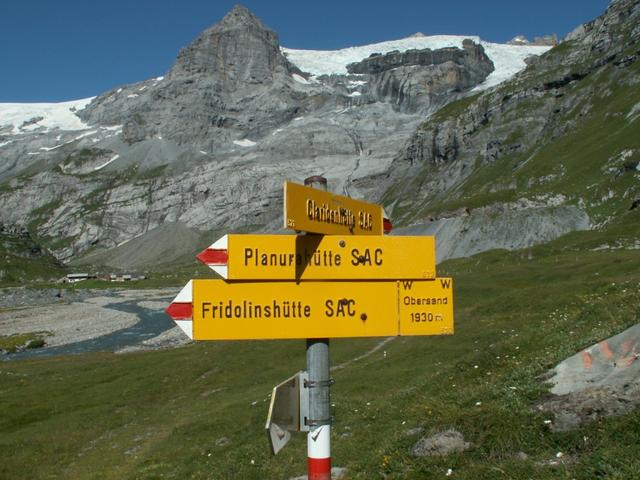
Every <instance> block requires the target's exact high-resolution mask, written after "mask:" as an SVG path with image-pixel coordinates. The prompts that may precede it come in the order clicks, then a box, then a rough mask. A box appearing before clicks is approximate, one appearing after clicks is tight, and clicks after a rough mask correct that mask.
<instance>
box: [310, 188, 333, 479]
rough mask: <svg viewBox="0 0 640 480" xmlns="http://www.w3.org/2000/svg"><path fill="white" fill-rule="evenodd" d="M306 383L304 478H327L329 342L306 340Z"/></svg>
mask: <svg viewBox="0 0 640 480" xmlns="http://www.w3.org/2000/svg"><path fill="white" fill-rule="evenodd" d="M304 184H305V185H306V186H308V187H313V188H318V189H320V190H324V191H327V179H326V178H324V177H320V176H315V177H309V178H306V179H305V181H304ZM307 372H308V374H309V381H308V382H307V387H308V388H309V419H308V423H309V433H308V434H307V478H308V479H309V480H330V479H331V412H330V408H329V406H330V391H329V387H330V385H331V380H330V378H329V339H327V338H310V339H307Z"/></svg>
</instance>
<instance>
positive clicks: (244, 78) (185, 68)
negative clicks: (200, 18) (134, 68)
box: [169, 5, 290, 89]
mask: <svg viewBox="0 0 640 480" xmlns="http://www.w3.org/2000/svg"><path fill="white" fill-rule="evenodd" d="M289 68H290V67H289V64H288V62H287V60H286V59H285V58H284V56H283V55H282V54H281V53H280V47H279V43H278V35H277V34H276V33H275V32H273V31H272V30H271V29H269V28H268V27H266V26H265V25H264V24H263V23H262V22H261V21H260V20H259V19H258V18H257V17H256V16H255V15H254V14H253V13H251V12H250V11H249V10H248V9H247V8H246V7H243V6H241V5H236V6H235V7H234V8H233V9H232V10H231V11H230V12H229V13H228V14H227V15H225V17H224V18H223V19H222V20H221V21H220V22H218V23H217V24H215V25H213V26H212V27H210V28H208V29H207V30H205V31H204V32H202V33H201V34H200V35H199V36H198V37H197V38H196V39H195V40H194V41H193V42H192V43H191V44H190V45H188V46H187V47H186V48H184V49H182V51H181V52H180V54H179V55H178V58H177V59H176V63H175V65H174V66H173V68H172V69H171V71H170V72H169V77H170V78H180V77H192V76H193V75H205V76H208V77H210V79H211V80H214V81H215V82H216V83H221V84H223V85H224V86H226V87H228V88H232V89H235V87H236V86H237V84H238V82H239V83H251V84H261V83H268V82H270V81H272V80H273V77H274V74H275V73H276V71H277V70H279V69H284V70H288V69H289Z"/></svg>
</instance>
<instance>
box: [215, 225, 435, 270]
mask: <svg viewBox="0 0 640 480" xmlns="http://www.w3.org/2000/svg"><path fill="white" fill-rule="evenodd" d="M227 251H228V254H227V256H228V259H227V271H226V277H225V278H227V279H228V280H357V279H365V280H367V279H368V280H398V279H432V278H435V276H436V267H435V241H434V237H430V236H422V237H390V236H382V235H381V236H376V237H374V236H366V237H364V236H357V237H356V236H345V235H234V234H229V235H227ZM212 268H214V267H212ZM214 269H215V268H214Z"/></svg>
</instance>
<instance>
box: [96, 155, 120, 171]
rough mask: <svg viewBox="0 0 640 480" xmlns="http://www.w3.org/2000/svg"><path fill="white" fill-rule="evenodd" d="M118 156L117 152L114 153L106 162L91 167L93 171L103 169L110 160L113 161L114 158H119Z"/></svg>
mask: <svg viewBox="0 0 640 480" xmlns="http://www.w3.org/2000/svg"><path fill="white" fill-rule="evenodd" d="M119 158H120V155H118V154H117V153H116V154H115V155H114V156H113V157H111V160H108V161H107V162H105V163H103V164H102V165H98V166H97V167H94V168H93V171H94V172H97V171H98V170H101V169H103V168H104V167H106V166H107V165H109V164H110V163H111V162H113V161H115V160H117V159H119Z"/></svg>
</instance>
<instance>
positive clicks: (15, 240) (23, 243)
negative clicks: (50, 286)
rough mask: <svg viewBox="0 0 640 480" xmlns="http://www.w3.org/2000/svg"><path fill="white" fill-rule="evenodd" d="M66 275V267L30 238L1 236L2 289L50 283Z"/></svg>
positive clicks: (0, 276)
mask: <svg viewBox="0 0 640 480" xmlns="http://www.w3.org/2000/svg"><path fill="white" fill-rule="evenodd" d="M64 275H65V269H64V267H63V266H62V265H61V264H60V263H59V262H58V261H57V260H56V259H55V258H54V257H53V256H52V255H50V254H49V253H48V252H47V251H46V250H44V249H43V248H42V247H41V246H40V245H38V244H36V243H35V242H34V241H33V240H32V239H31V238H30V237H28V236H25V235H13V234H8V233H3V234H0V287H5V286H12V285H20V284H23V283H24V282H34V281H36V282H43V281H45V282H49V281H52V280H57V279H59V278H61V277H63V276H64Z"/></svg>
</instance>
